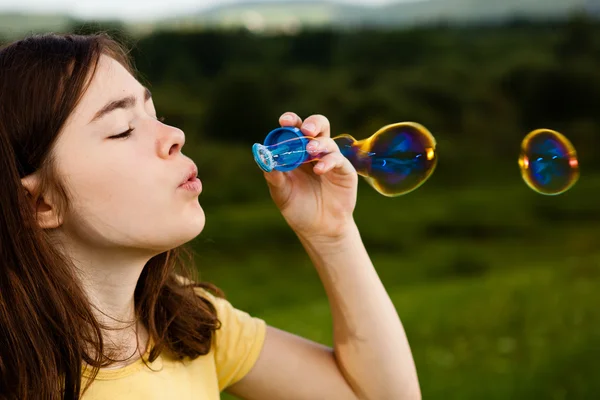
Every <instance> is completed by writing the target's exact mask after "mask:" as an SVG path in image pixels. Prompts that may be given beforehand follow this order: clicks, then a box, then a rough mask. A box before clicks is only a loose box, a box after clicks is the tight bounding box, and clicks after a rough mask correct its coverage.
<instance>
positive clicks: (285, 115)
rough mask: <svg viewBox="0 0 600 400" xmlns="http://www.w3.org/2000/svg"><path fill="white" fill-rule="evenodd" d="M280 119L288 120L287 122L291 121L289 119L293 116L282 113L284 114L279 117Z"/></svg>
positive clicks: (291, 119)
mask: <svg viewBox="0 0 600 400" xmlns="http://www.w3.org/2000/svg"><path fill="white" fill-rule="evenodd" d="M281 120H282V121H288V122H291V121H293V118H292V116H291V115H290V114H284V115H283V116H282V117H281Z"/></svg>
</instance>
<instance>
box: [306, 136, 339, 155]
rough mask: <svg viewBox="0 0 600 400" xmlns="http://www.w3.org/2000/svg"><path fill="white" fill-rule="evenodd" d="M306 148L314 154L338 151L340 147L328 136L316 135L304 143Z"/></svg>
mask: <svg viewBox="0 0 600 400" xmlns="http://www.w3.org/2000/svg"><path fill="white" fill-rule="evenodd" d="M306 150H308V152H309V154H311V155H313V156H314V155H317V154H319V153H333V152H336V151H337V152H339V151H340V148H339V147H338V145H337V143H336V142H335V141H334V140H333V139H332V138H330V137H316V138H314V139H312V140H311V141H310V142H309V143H308V144H307V145H306Z"/></svg>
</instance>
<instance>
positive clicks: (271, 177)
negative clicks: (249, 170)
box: [263, 171, 287, 190]
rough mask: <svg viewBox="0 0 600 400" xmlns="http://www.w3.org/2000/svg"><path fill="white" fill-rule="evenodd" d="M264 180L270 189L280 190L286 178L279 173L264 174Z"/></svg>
mask: <svg viewBox="0 0 600 400" xmlns="http://www.w3.org/2000/svg"><path fill="white" fill-rule="evenodd" d="M263 174H264V176H265V180H266V181H267V184H268V185H269V187H270V188H271V189H275V190H281V189H283V188H284V187H285V184H286V181H287V176H285V174H284V173H283V172H281V171H271V172H264V173H263Z"/></svg>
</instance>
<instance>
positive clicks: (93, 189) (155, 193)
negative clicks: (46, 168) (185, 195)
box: [63, 149, 165, 226]
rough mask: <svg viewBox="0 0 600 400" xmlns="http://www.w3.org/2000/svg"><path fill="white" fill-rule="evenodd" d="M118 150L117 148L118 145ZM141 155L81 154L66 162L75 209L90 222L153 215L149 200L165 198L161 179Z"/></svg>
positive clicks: (137, 220) (139, 219)
mask: <svg viewBox="0 0 600 400" xmlns="http://www.w3.org/2000/svg"><path fill="white" fill-rule="evenodd" d="M117 150H118V149H117ZM151 165H152V163H151V162H150V160H148V159H144V157H143V156H142V155H134V156H132V155H123V154H119V152H118V151H115V152H113V153H112V154H110V155H107V154H102V155H97V154H86V155H83V154H79V155H78V156H75V157H71V158H70V159H68V162H65V163H64V166H63V167H64V169H65V170H66V171H69V172H68V173H66V174H65V176H66V185H67V187H68V188H69V191H70V193H71V197H72V207H73V211H74V212H75V213H76V214H78V215H81V216H82V217H85V218H86V219H88V220H89V222H90V223H92V222H93V221H94V219H96V220H99V222H102V223H105V224H110V225H113V226H115V225H120V224H125V223H127V222H128V221H132V220H133V222H134V223H136V224H139V223H140V222H143V220H144V219H146V218H148V217H149V216H151V215H152V211H153V210H154V211H155V210H156V207H150V204H149V202H154V203H156V202H160V201H164V200H165V199H164V198H161V191H160V190H158V188H159V183H158V182H157V181H156V180H155V175H156V174H154V173H153V171H152V169H151V168H150V167H151Z"/></svg>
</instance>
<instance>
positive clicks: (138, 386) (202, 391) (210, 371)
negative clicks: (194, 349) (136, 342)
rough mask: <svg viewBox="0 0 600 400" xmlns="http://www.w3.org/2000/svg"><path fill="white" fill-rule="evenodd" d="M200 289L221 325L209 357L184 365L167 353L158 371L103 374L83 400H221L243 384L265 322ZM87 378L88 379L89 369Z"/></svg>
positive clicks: (138, 366)
mask: <svg viewBox="0 0 600 400" xmlns="http://www.w3.org/2000/svg"><path fill="white" fill-rule="evenodd" d="M195 290H196V291H197V293H198V294H200V295H202V296H204V297H206V298H208V299H209V300H210V301H211V302H212V303H213V304H214V305H215V308H216V309H217V315H218V317H219V320H220V321H221V328H220V329H218V330H217V331H216V333H215V335H216V336H215V341H214V342H213V343H214V344H213V346H212V349H211V350H210V352H209V353H208V354H206V355H204V356H200V357H198V358H196V359H195V360H189V359H185V360H183V361H178V360H175V359H174V358H172V357H169V356H168V354H161V355H160V356H159V357H158V358H157V359H156V360H155V361H154V362H152V363H148V365H150V367H151V369H152V370H150V369H149V368H148V367H146V365H145V364H144V362H143V361H142V360H141V359H140V360H137V361H136V362H135V363H133V364H130V365H127V366H125V367H122V368H118V369H104V370H103V369H101V370H100V372H99V373H98V375H97V376H96V379H95V380H94V382H93V383H92V384H91V386H90V388H89V389H88V390H87V391H86V393H85V395H84V396H83V400H125V399H127V400H138V399H139V400H152V399H161V400H163V399H176V400H188V399H190V400H191V399H199V400H218V399H219V398H220V392H221V391H223V390H224V389H226V388H227V387H229V386H231V385H233V384H234V383H236V382H238V381H239V380H241V379H242V378H243V377H244V376H245V375H246V374H247V373H248V372H249V371H250V369H251V368H252V366H253V365H254V364H255V362H256V360H257V358H258V356H259V354H260V351H261V349H262V346H263V343H264V339H265V333H266V324H265V322H264V321H263V320H261V319H258V318H255V317H251V316H250V315H249V314H248V313H246V312H243V311H240V310H237V309H235V308H234V307H233V306H232V305H231V303H229V302H228V301H226V300H225V299H221V298H217V297H215V296H213V295H211V294H210V293H208V292H207V291H205V290H202V289H199V288H195ZM147 356H148V354H146V355H145V356H144V357H147ZM146 361H147V358H146ZM83 375H84V377H85V378H88V377H89V370H84V372H83ZM84 382H86V381H85V379H84Z"/></svg>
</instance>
